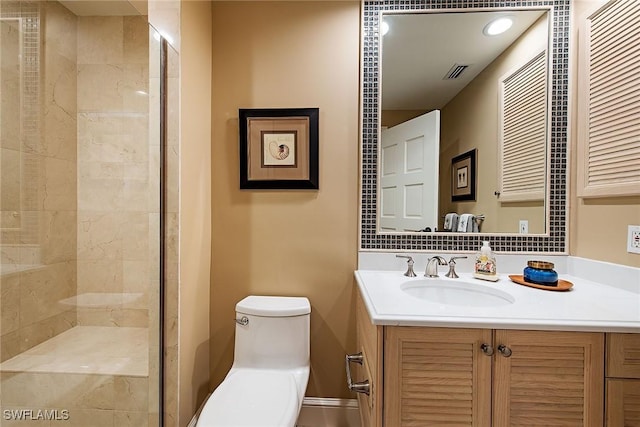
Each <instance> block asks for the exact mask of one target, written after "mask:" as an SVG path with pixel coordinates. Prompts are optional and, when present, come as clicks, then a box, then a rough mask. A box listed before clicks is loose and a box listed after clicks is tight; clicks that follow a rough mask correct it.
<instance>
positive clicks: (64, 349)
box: [0, 0, 161, 427]
mask: <svg viewBox="0 0 640 427" xmlns="http://www.w3.org/2000/svg"><path fill="white" fill-rule="evenodd" d="M159 52H160V43H159V37H157V35H156V33H155V31H153V29H151V28H150V27H149V25H148V23H147V17H146V16H143V15H141V14H140V13H139V12H138V11H137V10H136V9H135V8H134V7H133V6H131V4H129V3H128V2H127V1H109V2H73V1H60V2H58V1H23V0H20V1H9V0H2V1H0V101H1V102H0V255H1V260H0V261H1V262H0V291H1V292H0V426H5V425H6V426H23V425H24V426H27V425H42V426H59V425H60V426H62V425H69V426H79V427H80V426H81V427H101V426H109V427H113V426H118V427H127V426H136V427H140V426H157V425H159V423H160V418H161V417H160V406H161V405H160V401H161V398H160V383H161V381H160V370H161V369H160V366H161V363H160V355H159V353H160V352H159V348H160V342H159V336H160V317H161V316H160V315H159V306H160V274H159V271H160V223H161V219H160V158H161V156H160V131H159V129H160V107H159V104H160V100H161V96H160V71H159V70H160V53H159ZM33 423H37V424H33Z"/></svg>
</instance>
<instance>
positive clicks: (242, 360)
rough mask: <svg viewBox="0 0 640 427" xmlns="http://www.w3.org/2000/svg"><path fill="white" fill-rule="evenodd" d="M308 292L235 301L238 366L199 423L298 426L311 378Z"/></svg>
mask: <svg viewBox="0 0 640 427" xmlns="http://www.w3.org/2000/svg"><path fill="white" fill-rule="evenodd" d="M310 313H311V305H310V304H309V300H308V299H307V298H303V297H269V296H253V295H252V296H248V297H246V298H245V299H243V300H242V301H240V302H239V303H238V304H236V337H235V351H234V356H233V365H232V366H231V369H230V370H229V373H228V374H227V376H226V377H225V379H224V381H223V382H222V384H220V386H218V388H216V389H215V390H214V391H213V393H212V394H211V396H210V397H209V399H208V400H207V402H206V403H205V405H204V407H203V409H202V412H201V413H200V416H199V417H198V422H197V424H196V427H214V426H215V427H232V426H233V427H236V426H244V427H270V426H273V427H293V426H295V425H296V420H297V419H298V413H299V412H300V408H301V406H302V399H303V398H304V393H305V391H306V388H307V382H308V380H309V317H310Z"/></svg>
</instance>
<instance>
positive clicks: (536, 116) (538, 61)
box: [499, 50, 548, 202]
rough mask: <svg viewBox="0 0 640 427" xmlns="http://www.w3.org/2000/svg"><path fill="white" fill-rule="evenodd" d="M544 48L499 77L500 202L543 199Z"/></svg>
mask: <svg viewBox="0 0 640 427" xmlns="http://www.w3.org/2000/svg"><path fill="white" fill-rule="evenodd" d="M546 57H547V52H546V50H545V51H542V52H540V53H538V54H537V55H535V56H534V57H533V58H532V59H531V60H529V61H528V62H526V63H525V64H524V65H521V66H519V67H516V69H514V70H511V71H509V72H508V73H506V74H505V75H503V76H502V77H501V78H500V86H499V88H500V90H499V119H500V120H499V127H500V132H499V142H500V143H499V147H500V157H499V158H500V168H499V180H500V182H499V188H500V201H501V202H523V201H536V200H537V201H540V200H544V194H545V186H546V156H547V127H548V122H547V99H548V98H547V71H546V70H547V60H546Z"/></svg>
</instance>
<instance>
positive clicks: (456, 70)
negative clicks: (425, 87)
mask: <svg viewBox="0 0 640 427" xmlns="http://www.w3.org/2000/svg"><path fill="white" fill-rule="evenodd" d="M467 68H469V66H468V65H460V64H454V65H453V67H451V69H450V70H449V71H447V74H445V75H444V77H443V78H442V80H455V79H459V78H460V76H462V73H464V71H465V70H466V69H467Z"/></svg>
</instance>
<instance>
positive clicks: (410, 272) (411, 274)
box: [396, 255, 416, 277]
mask: <svg viewBox="0 0 640 427" xmlns="http://www.w3.org/2000/svg"><path fill="white" fill-rule="evenodd" d="M396 258H406V259H407V272H406V273H404V275H405V276H407V277H416V273H414V271H413V258H411V257H410V256H407V255H396Z"/></svg>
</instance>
